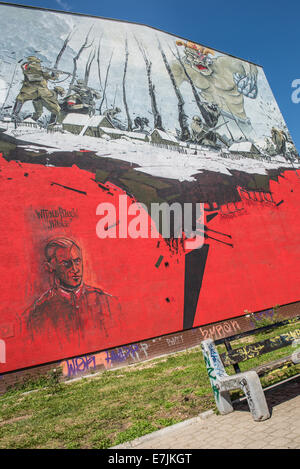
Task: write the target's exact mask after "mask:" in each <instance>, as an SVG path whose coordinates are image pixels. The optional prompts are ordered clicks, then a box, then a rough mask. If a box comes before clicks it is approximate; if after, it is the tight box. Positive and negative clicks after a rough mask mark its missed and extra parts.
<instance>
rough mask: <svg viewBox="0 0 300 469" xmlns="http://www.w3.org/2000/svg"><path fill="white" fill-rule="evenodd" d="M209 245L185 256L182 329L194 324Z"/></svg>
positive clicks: (189, 327)
mask: <svg viewBox="0 0 300 469" xmlns="http://www.w3.org/2000/svg"><path fill="white" fill-rule="evenodd" d="M208 249H209V245H208V244H204V246H202V248H200V249H195V250H194V251H191V252H189V253H188V254H186V256H185V278H184V312H183V329H191V327H193V324H194V319H195V314H196V309H197V304H198V298H199V294H200V290H201V285H202V280H203V275H204V270H205V265H206V260H207V255H208Z"/></svg>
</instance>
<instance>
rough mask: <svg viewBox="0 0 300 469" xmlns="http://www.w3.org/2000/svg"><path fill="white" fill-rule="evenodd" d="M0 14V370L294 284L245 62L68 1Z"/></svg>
mask: <svg viewBox="0 0 300 469" xmlns="http://www.w3.org/2000/svg"><path fill="white" fill-rule="evenodd" d="M29 24H31V25H39V26H38V27H32V31H31V34H30V38H29V37H28V34H27V30H28V25H29ZM0 26H1V32H2V33H1V40H0V179H1V185H0V196H1V200H2V201H3V205H2V210H1V212H0V223H1V230H2V232H1V239H0V258H1V263H0V275H1V278H3V279H4V280H5V288H3V290H2V291H1V302H0V303H1V306H0V309H1V320H0V339H1V340H4V339H5V353H6V362H5V363H3V362H2V363H0V372H1V373H5V372H7V371H12V370H17V369H20V368H26V367H30V366H34V365H38V364H41V363H46V362H52V361H53V362H54V361H59V360H66V357H78V358H71V359H67V360H66V361H65V362H63V363H64V364H63V370H64V374H65V375H66V376H75V375H77V374H80V373H82V372H89V371H90V370H91V371H93V370H96V369H98V368H99V367H104V368H105V369H106V368H110V367H112V366H115V365H116V364H118V363H124V362H127V361H128V360H133V361H135V360H137V361H138V360H139V358H141V357H143V359H145V358H147V353H148V352H147V346H148V344H147V343H146V342H144V348H143V347H142V345H143V341H146V340H147V339H148V340H149V339H151V338H155V337H158V336H162V335H164V334H171V333H176V334H177V335H176V336H172V337H169V338H167V341H166V344H167V346H168V347H171V348H172V347H180V346H181V345H182V344H183V339H182V336H181V334H180V333H181V332H182V331H183V330H187V329H191V328H193V327H199V326H205V325H207V324H211V323H214V322H217V321H226V322H223V324H222V325H221V326H216V327H214V326H212V327H211V328H210V330H209V331H207V330H206V329H203V332H202V335H203V336H204V337H206V336H207V334H209V335H213V336H216V337H217V336H219V335H222V334H223V333H226V334H227V332H228V330H232V331H233V333H234V332H236V331H238V329H239V327H238V325H236V324H235V322H234V319H233V318H235V317H237V316H239V315H243V314H244V312H245V310H249V311H252V312H255V311H262V310H268V309H271V308H272V307H273V306H274V305H275V304H277V305H282V304H287V303H291V302H293V301H298V300H299V298H298V289H297V285H298V276H299V274H298V265H299V261H300V248H299V246H300V243H299V232H300V230H299V222H298V219H297V217H296V216H295V214H296V213H297V211H298V207H299V202H300V185H299V173H298V168H299V167H300V166H299V155H298V152H297V150H296V148H295V146H294V144H293V142H292V139H291V136H290V134H289V132H288V129H287V127H286V124H285V122H284V119H283V117H282V115H281V113H280V110H279V108H278V106H277V103H276V101H275V99H274V97H273V94H272V92H271V89H270V87H269V84H268V82H267V79H266V77H265V74H264V71H263V69H262V68H261V67H260V66H257V65H255V64H251V63H249V62H247V61H245V60H242V59H238V58H235V57H231V56H229V55H226V54H224V53H221V52H219V51H214V50H212V49H209V48H207V47H204V46H202V45H200V44H195V43H192V42H190V41H187V40H184V39H181V38H178V37H175V36H173V35H171V34H166V33H164V32H160V31H156V30H153V29H152V28H150V27H147V26H142V25H138V24H133V23H126V22H118V21H115V20H114V21H113V20H108V19H101V18H90V17H87V16H82V15H76V14H70V13H58V12H52V11H49V10H47V11H46V10H42V9H33V8H30V7H22V6H16V5H9V4H1V3H0ZM20 37H22V40H20ZM201 40H203V38H201ZM154 206H155V207H154ZM153 208H155V209H156V214H157V216H154V215H153V213H154V212H153V210H152V209H153ZM164 217H165V218H164ZM166 217H167V218H166ZM168 223H169V224H168ZM166 233H167V234H166ZM187 241H189V242H188V243H187ZM138 342H139V345H138V346H135V345H126V344H135V343H138ZM1 343H2V342H1Z"/></svg>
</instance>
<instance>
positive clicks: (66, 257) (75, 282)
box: [51, 246, 83, 290]
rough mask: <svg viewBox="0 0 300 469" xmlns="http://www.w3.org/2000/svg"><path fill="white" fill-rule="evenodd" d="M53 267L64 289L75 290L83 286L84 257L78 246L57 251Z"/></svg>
mask: <svg viewBox="0 0 300 469" xmlns="http://www.w3.org/2000/svg"><path fill="white" fill-rule="evenodd" d="M51 267H52V269H53V272H54V274H55V278H56V279H57V280H58V281H59V283H60V285H61V286H62V287H65V288H68V289H72V290H73V289H76V288H78V287H79V286H80V285H81V283H82V275H83V266H82V255H81V252H80V250H79V249H78V248H77V247H76V246H73V247H72V248H58V249H56V253H55V257H54V258H53V259H52V260H51Z"/></svg>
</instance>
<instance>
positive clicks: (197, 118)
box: [193, 116, 202, 122]
mask: <svg viewBox="0 0 300 469" xmlns="http://www.w3.org/2000/svg"><path fill="white" fill-rule="evenodd" d="M193 121H195V122H202V120H201V117H199V116H194V117H193Z"/></svg>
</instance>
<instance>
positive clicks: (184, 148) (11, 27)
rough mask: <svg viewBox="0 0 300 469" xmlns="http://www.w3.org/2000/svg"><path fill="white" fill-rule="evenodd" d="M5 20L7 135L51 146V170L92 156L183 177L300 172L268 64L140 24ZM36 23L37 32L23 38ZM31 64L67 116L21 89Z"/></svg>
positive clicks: (40, 16)
mask: <svg viewBox="0 0 300 469" xmlns="http://www.w3.org/2000/svg"><path fill="white" fill-rule="evenodd" d="M1 13H2V14H1V20H0V22H1V30H2V38H1V51H0V106H1V107H0V110H1V114H0V116H1V120H0V128H1V137H0V138H1V140H4V141H5V140H8V141H9V142H13V143H14V144H16V145H17V146H18V147H20V149H21V148H22V149H24V150H29V151H32V150H34V151H36V152H38V151H39V150H40V149H41V148H43V151H46V152H47V153H48V155H49V159H48V164H51V155H52V154H53V153H54V152H57V151H63V152H72V151H82V150H84V151H91V152H93V153H94V154H95V155H96V156H97V157H98V158H101V155H105V156H106V157H109V158H112V159H114V160H121V161H124V162H128V163H130V164H131V165H132V164H133V165H134V168H135V170H137V171H141V172H144V173H147V174H149V175H151V176H155V177H160V178H171V179H176V180H178V181H193V180H195V179H194V176H195V174H200V173H201V172H202V171H203V170H207V171H212V172H217V173H222V174H226V175H230V174H231V173H230V171H231V170H238V171H241V172H247V173H257V174H266V173H267V172H268V170H271V169H276V168H282V167H284V168H293V167H298V154H297V151H296V148H295V147H294V145H293V142H292V141H291V138H290V136H289V133H288V131H287V128H286V125H285V123H284V121H283V118H282V116H281V113H280V111H279V109H278V106H277V104H276V101H275V99H274V97H273V95H272V92H271V90H270V87H269V85H268V83H267V80H266V78H265V75H264V72H263V70H262V68H261V67H258V66H255V65H253V64H249V63H248V62H244V61H242V60H240V59H236V58H234V57H230V56H226V55H224V54H221V53H219V52H216V51H213V50H211V49H207V48H206V47H204V46H200V45H197V44H195V43H192V42H189V41H185V40H181V39H178V38H176V37H173V36H171V35H169V34H166V33H163V32H160V31H155V30H153V29H151V28H148V27H144V26H140V25H135V24H128V23H122V22H116V21H112V20H105V19H99V18H86V17H84V16H75V15H64V14H57V13H54V12H44V11H39V10H31V9H16V8H12V7H10V6H4V5H2V6H1ZM16 13H17V14H16ZM29 21H30V22H31V24H36V25H37V27H36V28H34V29H33V31H32V34H31V35H30V38H28V40H27V39H25V41H24V39H23V38H24V37H25V38H26V37H28V35H26V34H25V30H26V24H28V22H29ZM16 30H17V31H18V34H17V35H16V34H15V32H14V33H12V31H16ZM30 60H32V61H33V64H34V63H37V64H38V66H39V70H46V71H48V73H49V76H48V77H47V79H45V83H44V85H43V86H44V91H45V92H46V93H48V92H50V93H52V94H53V96H54V97H53V99H52V98H51V97H50V98H51V99H52V101H54V102H55V103H57V105H58V108H60V112H56V111H55V106H54V104H53V102H51V103H50V105H49V102H50V101H49V102H47V99H44V101H43V99H39V98H36V97H34V96H38V87H36V90H37V92H35V91H36V90H35V88H34V87H35V86H36V82H34V80H33V81H31V82H29V86H28V87H27V88H26V89H25V91H23V93H22V89H23V88H24V86H25V85H24V82H25V81H26V72H25V75H24V67H26V66H28V63H29V64H30ZM35 60H37V62H35ZM24 64H25V65H24ZM26 64H27V65H26ZM22 67H23V68H22ZM22 87H23V88H22ZM57 88H59V90H58V91H57ZM42 91H43V90H42ZM26 93H27V94H26ZM34 93H35V94H34ZM21 95H22V99H21V98H20V96H21ZM24 96H25V97H24ZM18 99H19V101H20V102H19V109H17V108H18V106H16V103H17V102H18ZM51 99H50V100H51ZM51 106H52V107H51ZM38 107H39V109H38V110H37V108H38ZM49 109H50V110H49ZM53 109H54V111H55V112H54V111H53ZM51 120H52V121H51ZM0 145H1V144H0ZM0 150H1V146H0Z"/></svg>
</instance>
